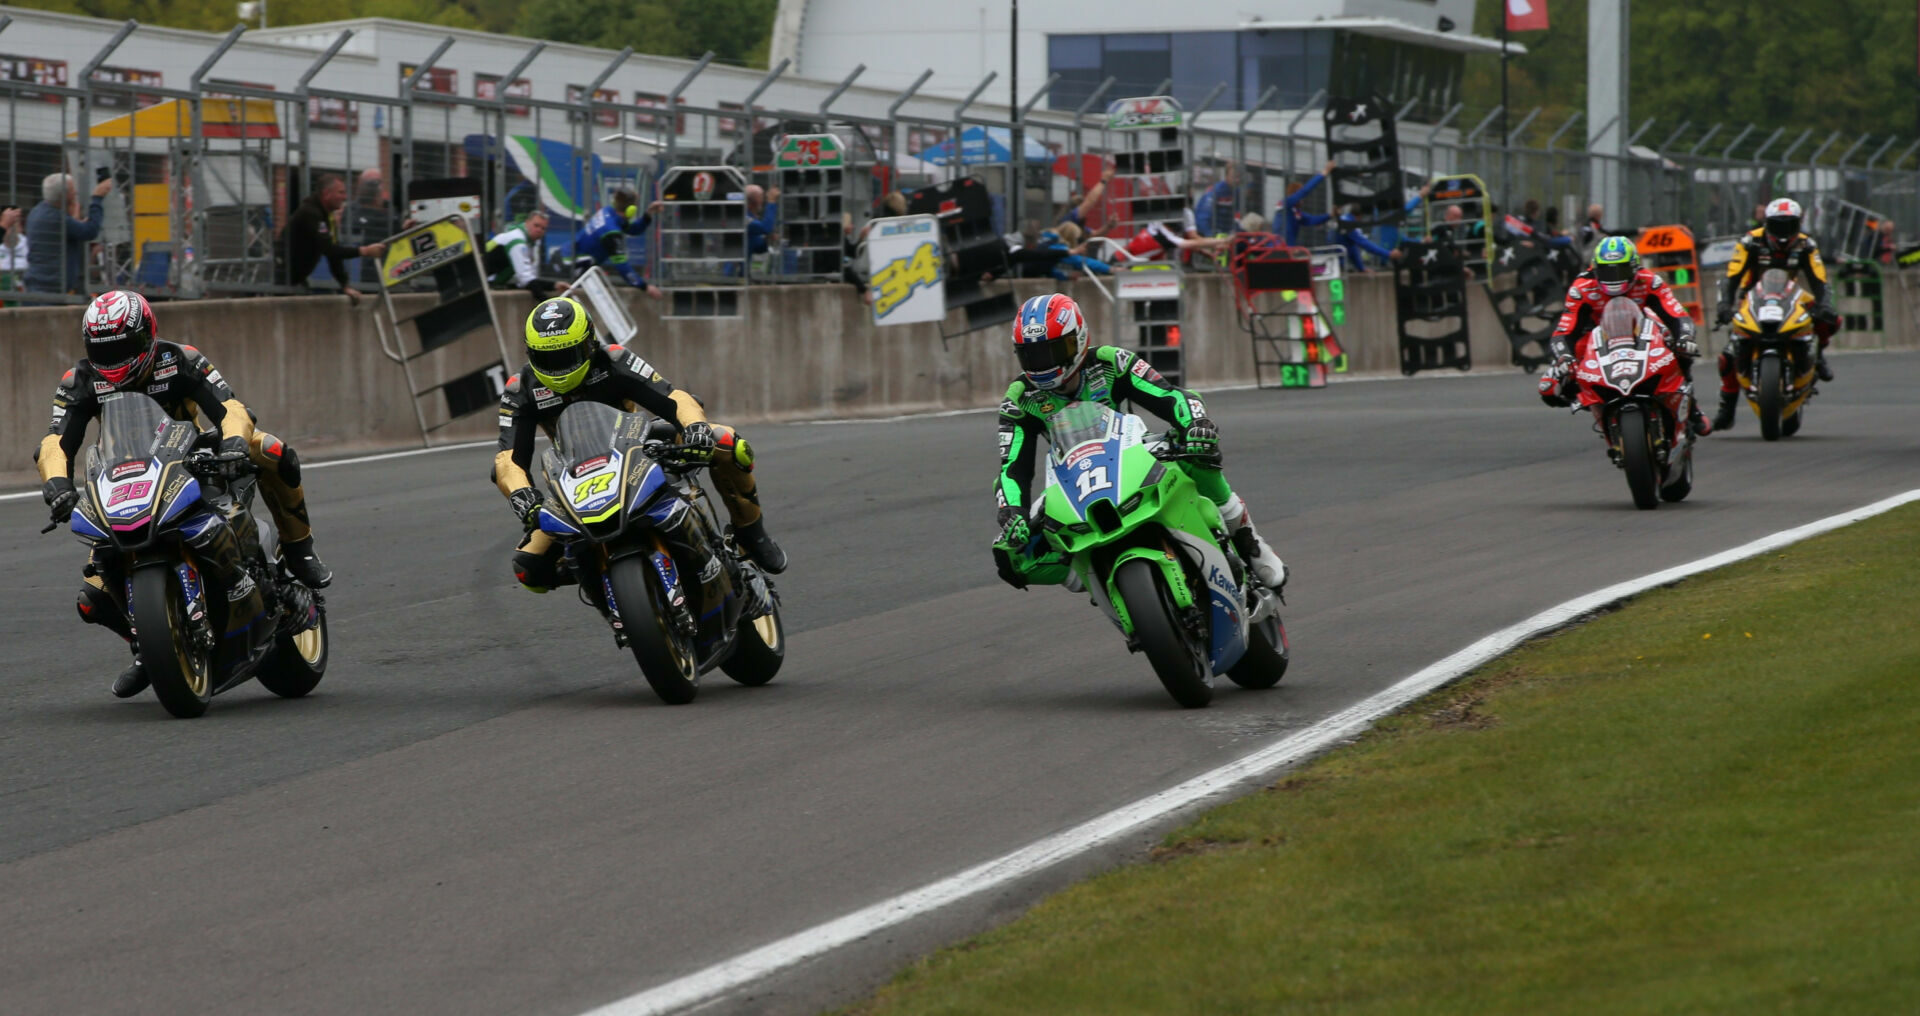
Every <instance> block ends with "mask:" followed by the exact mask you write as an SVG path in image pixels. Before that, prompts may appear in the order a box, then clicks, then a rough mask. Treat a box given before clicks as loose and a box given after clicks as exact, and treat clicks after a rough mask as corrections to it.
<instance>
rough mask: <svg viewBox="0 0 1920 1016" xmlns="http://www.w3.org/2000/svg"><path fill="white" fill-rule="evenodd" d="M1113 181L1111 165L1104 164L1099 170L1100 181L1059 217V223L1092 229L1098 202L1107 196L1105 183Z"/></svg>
mask: <svg viewBox="0 0 1920 1016" xmlns="http://www.w3.org/2000/svg"><path fill="white" fill-rule="evenodd" d="M1112 179H1113V164H1112V163H1106V164H1104V165H1103V166H1101V168H1100V179H1099V180H1098V181H1096V182H1095V183H1094V185H1093V186H1092V187H1090V188H1088V189H1087V193H1086V195H1085V196H1084V197H1082V198H1081V199H1080V201H1079V203H1078V204H1075V205H1073V206H1072V207H1070V208H1068V209H1067V210H1066V211H1065V212H1063V213H1062V214H1061V216H1060V222H1061V223H1067V222H1071V223H1073V224H1075V225H1077V226H1079V227H1081V228H1082V229H1092V228H1094V226H1093V225H1092V223H1093V219H1094V212H1096V211H1098V210H1099V208H1100V201H1101V199H1102V198H1105V197H1106V195H1107V183H1108V181H1110V180H1112Z"/></svg>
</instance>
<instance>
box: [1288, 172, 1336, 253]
mask: <svg viewBox="0 0 1920 1016" xmlns="http://www.w3.org/2000/svg"><path fill="white" fill-rule="evenodd" d="M1331 175H1333V160H1332V159H1328V160H1327V164H1326V166H1324V167H1323V168H1322V169H1321V170H1320V172H1319V173H1317V174H1315V175H1314V176H1312V177H1310V178H1309V179H1308V180H1307V181H1306V182H1305V183H1293V184H1290V185H1288V187H1287V196H1286V198H1285V199H1283V200H1282V201H1281V202H1280V208H1279V210H1278V213H1277V214H1276V215H1275V218H1277V219H1279V220H1280V221H1281V222H1283V223H1285V227H1284V232H1285V235H1286V238H1287V246H1289V247H1298V246H1300V227H1302V226H1319V225H1324V224H1325V223H1326V222H1327V220H1328V219H1331V218H1332V216H1330V215H1326V214H1324V213H1319V212H1303V211H1301V210H1300V203H1301V202H1303V201H1305V200H1306V199H1307V195H1309V194H1312V193H1313V190H1314V188H1316V187H1318V186H1320V181H1322V180H1325V179H1326V178H1327V177H1329V176H1331Z"/></svg>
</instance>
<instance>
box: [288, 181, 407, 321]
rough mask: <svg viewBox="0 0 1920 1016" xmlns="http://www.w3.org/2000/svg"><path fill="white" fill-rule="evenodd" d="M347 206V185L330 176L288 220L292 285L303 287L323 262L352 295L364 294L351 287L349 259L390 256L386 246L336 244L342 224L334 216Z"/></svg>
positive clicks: (341, 286) (315, 188) (289, 263)
mask: <svg viewBox="0 0 1920 1016" xmlns="http://www.w3.org/2000/svg"><path fill="white" fill-rule="evenodd" d="M346 203H347V182H346V181H345V180H342V179H341V178H339V177H338V176H335V175H333V174H332V173H328V174H327V175H325V176H322V177H321V178H320V179H319V180H318V181H317V182H316V183H315V186H314V189H313V193H312V194H309V195H307V198H306V200H305V201H302V202H300V207H298V208H296V209H294V211H293V215H292V216H291V217H290V218H288V219H287V229H286V232H285V233H284V234H282V236H281V239H282V240H283V241H284V242H285V244H286V247H285V257H286V261H285V264H286V271H287V274H286V278H285V279H284V280H283V281H285V282H286V283H288V284H290V285H295V286H298V285H302V284H304V283H305V282H306V281H307V276H309V275H312V274H313V268H314V266H315V265H317V264H319V263H320V259H321V258H323V257H324V258H326V259H327V268H328V269H329V270H330V271H332V272H333V279H334V281H335V282H338V283H339V284H340V288H341V289H342V290H343V291H344V292H345V293H346V294H347V295H348V296H353V297H357V296H359V295H360V291H359V290H357V289H355V288H353V286H352V285H350V284H349V282H350V280H349V279H348V278H347V266H346V259H347V258H351V257H378V256H379V255H381V254H383V253H385V252H386V249H387V245H386V244H384V243H368V244H361V245H360V246H358V247H349V246H347V245H345V244H342V243H337V242H335V239H334V238H335V237H336V236H337V235H338V232H339V230H338V228H337V227H338V223H337V222H335V221H334V215H335V214H336V213H338V212H339V211H340V209H341V208H342V207H344V206H345V205H346Z"/></svg>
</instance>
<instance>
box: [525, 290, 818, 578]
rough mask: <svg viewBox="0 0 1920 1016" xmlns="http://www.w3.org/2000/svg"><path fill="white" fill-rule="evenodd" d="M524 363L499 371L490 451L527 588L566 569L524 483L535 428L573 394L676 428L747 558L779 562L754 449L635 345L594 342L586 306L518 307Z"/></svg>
mask: <svg viewBox="0 0 1920 1016" xmlns="http://www.w3.org/2000/svg"><path fill="white" fill-rule="evenodd" d="M526 342H527V365H526V366H525V367H523V368H521V370H520V372H519V373H518V374H516V375H514V376H513V377H512V378H510V379H508V381H507V389H506V392H505V393H504V394H502V395H501V396H500V449H499V451H498V452H496V453H495V455H494V458H493V481H494V484H495V485H496V486H498V487H499V488H500V493H501V494H503V495H505V496H506V498H507V503H508V504H510V505H511V506H512V507H513V513H514V515H515V516H516V517H517V518H519V520H520V524H521V525H522V526H523V527H525V529H526V533H527V536H526V539H525V540H523V541H521V543H520V546H519V547H518V548H517V549H516V550H515V552H514V555H513V574H514V577H515V578H517V579H519V580H520V584H521V585H523V586H525V587H527V588H528V589H530V590H532V591H533V592H536V593H544V592H546V591H547V590H548V589H551V588H553V587H554V586H558V585H563V584H567V583H570V582H572V581H573V577H572V576H570V575H567V574H565V573H564V572H563V570H562V569H561V567H560V555H561V553H562V550H563V548H561V547H560V545H559V544H557V543H555V542H554V541H553V538H552V537H550V536H548V535H547V534H546V533H544V532H542V531H541V530H540V529H539V526H538V522H539V510H540V506H541V504H542V503H544V501H545V498H544V496H543V495H542V494H541V493H540V490H539V488H537V487H535V486H534V485H533V479H532V477H531V476H530V475H529V473H528V470H529V469H531V468H532V467H533V446H534V438H535V437H536V436H537V435H538V433H539V432H540V431H541V430H545V431H547V435H548V437H552V433H553V426H554V424H555V422H556V421H558V420H559V418H560V413H561V412H562V411H563V410H565V409H566V408H567V406H569V405H571V404H573V403H575V402H579V401H582V400H585V401H590V402H600V403H604V404H606V405H609V406H613V407H614V408H616V409H620V410H622V411H625V412H633V411H634V410H635V409H644V410H646V411H647V412H650V413H652V414H654V415H655V416H658V417H659V418H661V419H663V420H666V421H668V422H669V423H672V424H673V425H674V427H675V428H677V429H678V430H679V432H680V438H679V443H678V444H677V445H675V446H674V450H675V452H676V457H677V459H678V460H679V461H680V462H681V463H685V464H694V463H703V464H704V463H711V470H710V472H711V475H712V477H713V485H714V488H715V489H716V491H718V493H719V495H720V500H721V501H723V502H725V503H726V506H727V514H728V515H729V516H730V517H731V518H732V520H733V531H734V537H735V538H736V539H737V540H738V541H739V543H740V546H741V549H743V550H745V551H746V552H747V556H749V557H751V558H752V559H753V561H754V563H755V564H758V565H759V566H760V567H762V568H764V569H766V570H767V571H768V572H772V573H775V574H778V573H780V572H783V571H785V570H786V568H787V555H786V552H785V551H783V550H781V549H780V545H779V544H777V543H775V542H774V541H773V538H772V537H770V536H768V535H767V527H766V522H765V520H764V519H762V517H761V513H760V496H759V493H758V489H757V485H756V484H755V482H754V478H753V450H752V449H751V448H750V447H749V446H748V445H747V440H746V438H744V437H741V436H740V435H739V434H738V433H737V432H735V431H734V430H733V428H731V427H726V426H721V425H719V424H715V423H712V422H710V421H709V420H708V419H707V414H706V410H705V409H703V408H702V407H701V405H700V401H699V400H698V399H696V398H694V396H693V395H691V394H690V393H688V392H686V391H684V390H682V389H679V388H675V387H674V386H673V385H672V384H671V383H670V382H668V381H667V379H666V378H664V377H662V376H661V375H660V372H659V371H658V370H655V369H654V367H653V365H652V364H650V363H648V362H647V361H646V360H644V359H642V358H641V357H640V355H639V354H637V353H630V352H627V351H626V350H624V349H622V348H621V347H619V346H611V347H607V348H602V347H601V345H600V343H599V341H598V340H597V339H596V338H595V337H594V330H593V322H592V321H590V320H589V319H588V317H587V311H586V308H584V307H582V306H581V305H580V304H579V303H578V302H577V301H575V300H573V299H572V298H570V297H564V296H563V297H555V298H553V299H551V300H547V301H545V302H543V303H541V304H540V305H538V306H536V307H534V308H533V313H531V314H529V315H527V327H526Z"/></svg>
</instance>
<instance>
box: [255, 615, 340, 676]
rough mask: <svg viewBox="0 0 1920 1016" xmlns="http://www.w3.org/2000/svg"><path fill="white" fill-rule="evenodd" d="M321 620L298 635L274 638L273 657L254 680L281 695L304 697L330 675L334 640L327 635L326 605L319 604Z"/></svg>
mask: <svg viewBox="0 0 1920 1016" xmlns="http://www.w3.org/2000/svg"><path fill="white" fill-rule="evenodd" d="M318 610H319V612H320V623H319V624H317V625H314V626H313V627H312V628H310V629H308V630H307V631H303V632H301V633H300V634H298V635H282V636H280V637H279V638H277V639H275V640H274V642H275V646H274V650H273V657H272V658H271V659H269V660H267V663H266V666H264V667H262V668H260V673H259V674H257V675H255V680H257V681H259V682H260V685H261V687H264V688H265V689H267V690H268V691H270V692H272V693H274V694H275V695H278V696H280V697H281V698H301V697H303V696H305V695H306V694H307V693H308V692H311V691H313V689H314V688H315V687H316V686H318V685H319V684H320V679H321V678H323V677H325V676H327V658H328V657H329V656H330V655H332V651H333V641H332V639H330V638H328V637H327V608H325V607H320V608H318Z"/></svg>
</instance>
